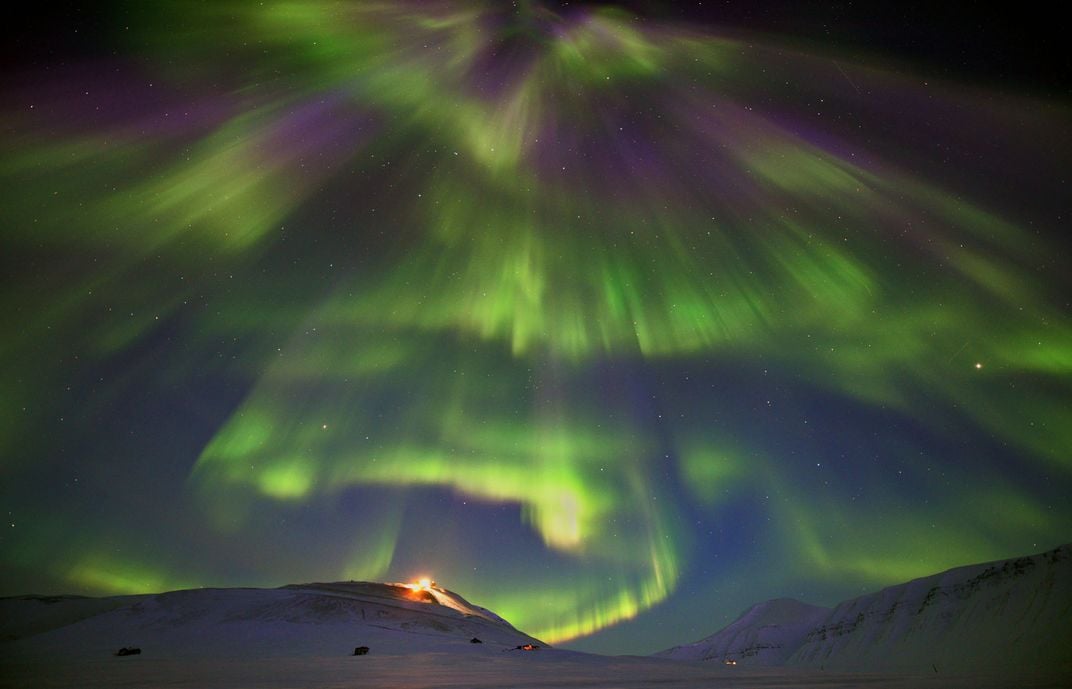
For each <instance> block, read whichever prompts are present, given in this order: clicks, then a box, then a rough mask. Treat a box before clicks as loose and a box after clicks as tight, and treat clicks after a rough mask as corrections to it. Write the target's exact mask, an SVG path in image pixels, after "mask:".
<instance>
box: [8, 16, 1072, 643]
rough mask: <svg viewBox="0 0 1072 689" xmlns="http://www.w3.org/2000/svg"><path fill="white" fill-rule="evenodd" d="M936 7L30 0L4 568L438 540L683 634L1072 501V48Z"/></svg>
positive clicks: (628, 622)
mask: <svg viewBox="0 0 1072 689" xmlns="http://www.w3.org/2000/svg"><path fill="white" fill-rule="evenodd" d="M890 5H892V3H890ZM897 7H898V9H896V10H891V9H890V8H889V7H887V8H886V9H884V10H882V11H881V12H879V13H878V14H875V13H874V12H873V11H871V10H867V9H865V8H861V7H857V6H854V5H853V4H852V3H803V4H801V3H789V2H773V3H765V4H764V3H760V4H758V5H757V4H756V3H747V4H744V3H740V4H739V3H709V4H707V5H706V6H704V5H703V4H698V5H696V6H695V7H693V6H689V7H684V6H683V4H682V3H677V4H675V3H639V2H634V3H621V4H619V5H617V6H608V5H596V4H591V3H565V2H561V3H544V4H539V3H536V2H516V3H508V2H497V3H493V2H488V3H478V2H460V1H459V2H446V1H443V2H437V1H429V2H352V3H345V2H330V1H326V0H292V1H289V2H276V1H274V0H266V1H265V2H227V1H219V2H192V1H191V2H161V3H111V4H103V3H102V4H99V5H95V6H93V7H92V9H86V8H85V7H75V6H71V7H62V8H53V9H50V10H48V11H47V12H46V13H45V14H41V15H39V16H37V17H35V18H33V19H31V20H29V21H28V22H27V23H25V24H20V25H19V26H17V27H15V28H13V29H12V28H9V29H8V31H10V32H13V35H12V36H11V37H10V38H9V39H8V40H6V41H5V42H4V61H5V63H7V67H6V68H5V69H3V70H0V84H2V94H3V98H2V99H0V233H2V235H0V239H2V242H0V266H2V272H0V276H2V281H3V282H2V291H0V405H2V406H0V512H2V514H3V524H2V527H3V528H2V530H0V595H14V594H21V593H31V592H32V593H57V592H66V593H83V594H91V595H110V594H119V593H142V592H156V591H161V590H170V589H176V588H188V587H198V586H278V585H282V584H287V583H295V582H306V581H325V580H331V581H333V580H340V579H359V580H373V581H408V580H411V579H413V578H415V577H417V576H420V575H426V576H430V577H432V578H434V579H435V580H437V581H438V583H439V584H440V585H441V586H444V587H446V588H449V589H451V590H454V591H457V592H459V593H461V594H462V595H464V596H466V597H467V598H469V599H470V600H472V601H474V602H476V603H478V604H480V605H484V606H487V607H489V608H491V609H492V610H495V611H496V612H498V613H499V614H501V615H503V616H504V617H506V618H507V619H509V620H510V621H511V622H512V623H514V624H515V626H517V627H519V628H521V629H523V630H525V631H526V632H529V633H531V634H533V635H535V636H538V637H540V638H542V639H544V640H545V641H548V642H551V643H556V644H564V645H566V646H568V647H571V648H577V649H581V650H593V651H599V652H652V651H655V650H659V649H661V648H665V647H668V646H671V645H673V644H676V643H683V642H686V641H691V640H694V639H696V638H698V637H701V636H705V635H707V634H709V633H712V632H714V631H716V630H717V629H718V628H720V627H721V626H723V625H724V624H726V623H727V622H728V621H730V620H732V619H733V618H734V617H735V616H736V615H737V614H738V613H740V612H741V611H742V610H743V609H744V608H745V607H747V606H748V605H750V604H752V603H754V602H759V601H762V600H765V599H768V598H774V597H780V596H791V597H796V598H800V599H803V600H806V601H808V602H811V603H817V604H831V603H834V602H837V601H838V600H841V599H843V598H846V597H849V596H853V595H857V594H860V593H865V592H869V591H873V590H876V589H877V588H879V587H881V586H883V585H887V584H893V583H899V582H901V581H904V580H907V579H910V578H913V577H916V576H922V575H925V574H930V573H933V572H936V571H939V570H942V569H944V568H948V567H953V566H957V565H963V564H969V563H973V562H978V561H984V560H988V559H998V558H1004V557H1012V556H1016V555H1022V554H1028V553H1033V552H1037V551H1041V550H1045V549H1048V548H1051V547H1054V546H1055V545H1057V544H1059V543H1062V542H1066V541H1069V540H1072V504H1070V501H1069V499H1068V496H1069V495H1070V494H1072V377H1070V374H1072V313H1070V300H1072V296H1070V295H1072V268H1070V265H1069V264H1070V260H1069V253H1068V249H1069V241H1068V239H1067V237H1066V229H1067V225H1068V217H1069V211H1070V209H1069V198H1070V194H1069V189H1068V174H1069V171H1070V169H1072V168H1070V163H1072V155H1070V151H1072V142H1070V134H1069V132H1070V126H1069V124H1070V122H1072V117H1070V115H1072V110H1070V106H1069V103H1070V100H1072V99H1070V92H1069V87H1068V82H1067V81H1066V79H1065V77H1066V75H1067V70H1066V67H1067V59H1068V58H1067V57H1066V56H1065V55H1063V54H1062V55H1061V56H1060V57H1059V58H1058V57H1055V56H1056V55H1057V53H1058V51H1057V50H1056V48H1055V44H1054V42H1053V37H1054V36H1056V34H1057V30H1056V29H1055V28H1051V29H1046V28H1044V27H1041V26H1035V24H1036V23H1039V24H1042V23H1045V20H1044V19H1039V18H1037V17H1036V18H1031V19H1023V18H1017V17H1010V16H1000V15H997V14H995V15H988V16H983V15H981V14H978V13H976V14H974V15H964V14H962V13H959V14H955V13H953V11H952V10H943V9H942V8H937V9H933V8H932V9H931V10H929V13H928V11H925V10H924V11H921V10H919V8H916V7H914V6H913V4H911V3H909V4H908V5H903V4H900V5H898V6H897ZM1062 60H1063V61H1064V62H1061V61H1062ZM571 640H573V641H571Z"/></svg>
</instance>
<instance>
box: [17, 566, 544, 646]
mask: <svg viewBox="0 0 1072 689" xmlns="http://www.w3.org/2000/svg"><path fill="white" fill-rule="evenodd" d="M0 620H3V622H0V635H2V638H3V640H5V641H6V643H5V644H4V646H5V650H6V651H8V652H12V651H14V652H16V653H17V654H18V655H20V656H23V657H26V656H33V655H35V654H37V653H40V654H52V653H55V652H56V650H57V649H63V651H62V652H63V653H64V654H65V655H68V656H69V655H72V654H73V655H77V656H86V657H95V658H100V657H108V656H109V655H111V654H112V653H113V652H114V651H116V650H118V649H119V648H121V647H124V646H126V647H130V646H136V647H139V648H142V649H144V653H145V655H146V656H150V655H164V654H166V655H167V656H168V657H198V658H204V657H209V656H211V657H215V656H241V657H250V656H252V657H256V656H258V655H272V656H279V655H305V654H309V653H327V654H340V655H343V654H346V653H352V652H353V649H354V648H356V647H357V646H368V647H370V649H372V650H371V652H373V653H403V652H407V651H427V650H442V649H445V648H450V647H458V648H462V649H465V650H466V652H469V651H471V650H475V649H485V650H487V651H491V650H495V651H496V652H497V651H499V650H501V649H502V648H515V647H516V646H518V645H522V644H527V643H537V644H540V645H543V644H542V642H540V641H538V640H536V639H533V638H532V637H529V636H527V635H526V634H523V633H522V632H519V631H518V630H516V629H514V628H513V627H512V626H510V624H509V623H507V622H506V621H505V620H503V619H502V618H500V617H499V616H497V615H495V614H494V613H492V612H490V611H488V610H485V609H484V608H480V607H477V606H474V605H472V604H470V603H469V602H468V601H466V600H465V599H464V598H462V597H461V596H459V595H458V594H456V593H453V592H451V591H447V590H446V589H442V588H438V587H430V586H429V587H424V588H416V587H415V588H411V587H407V586H405V585H402V584H373V583H365V582H340V583H333V584H305V585H296V586H286V587H283V588H279V589H194V590H189V591H173V592H171V593H162V594H157V595H142V596H120V597H114V598H79V597H71V596H62V597H43V596H24V597H18V598H5V599H0ZM473 638H478V639H480V640H481V642H482V643H481V644H472V643H471V639H473ZM470 647H472V648H470Z"/></svg>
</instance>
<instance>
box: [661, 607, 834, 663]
mask: <svg viewBox="0 0 1072 689" xmlns="http://www.w3.org/2000/svg"><path fill="white" fill-rule="evenodd" d="M829 614H830V608H822V607H819V606H815V605H808V604H807V603H801V602H800V601H798V600H793V599H792V598H776V599H775V600H770V601H767V602H766V603H758V604H756V605H753V606H752V607H751V608H749V609H748V610H746V611H744V613H742V614H741V616H740V617H738V618H737V619H736V620H734V621H733V622H731V623H730V624H729V625H728V626H726V627H724V628H723V629H722V630H721V631H718V632H716V633H715V634H712V635H711V636H709V637H707V638H705V639H701V640H700V641H697V642H695V643H691V644H687V645H685V646H675V647H674V648H671V649H667V650H665V651H662V652H660V653H656V654H655V655H657V656H660V657H664V658H675V659H678V660H717V661H727V660H735V661H737V662H742V663H745V664H750V665H782V664H783V663H785V661H786V660H787V659H788V658H789V656H790V655H791V654H792V653H794V652H795V651H796V650H797V649H798V648H799V647H800V645H801V643H803V641H804V637H805V636H806V635H807V634H808V633H809V632H810V631H811V630H812V629H813V628H814V627H815V626H816V625H818V624H819V623H821V622H822V621H823V620H824V619H826V617H827V616H828V615H829Z"/></svg>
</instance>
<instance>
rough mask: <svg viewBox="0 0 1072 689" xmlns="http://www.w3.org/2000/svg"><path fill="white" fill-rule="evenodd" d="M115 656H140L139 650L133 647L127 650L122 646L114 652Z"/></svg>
mask: <svg viewBox="0 0 1072 689" xmlns="http://www.w3.org/2000/svg"><path fill="white" fill-rule="evenodd" d="M115 654H116V655H117V656H136V655H141V649H140V648H134V647H131V648H127V647H126V646H124V647H122V648H121V649H119V650H118V651H116V652H115Z"/></svg>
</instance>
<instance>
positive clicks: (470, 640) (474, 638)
mask: <svg viewBox="0 0 1072 689" xmlns="http://www.w3.org/2000/svg"><path fill="white" fill-rule="evenodd" d="M469 643H471V644H482V643H484V642H483V641H481V640H480V639H478V638H476V637H475V636H474V637H473V638H472V639H469Z"/></svg>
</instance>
